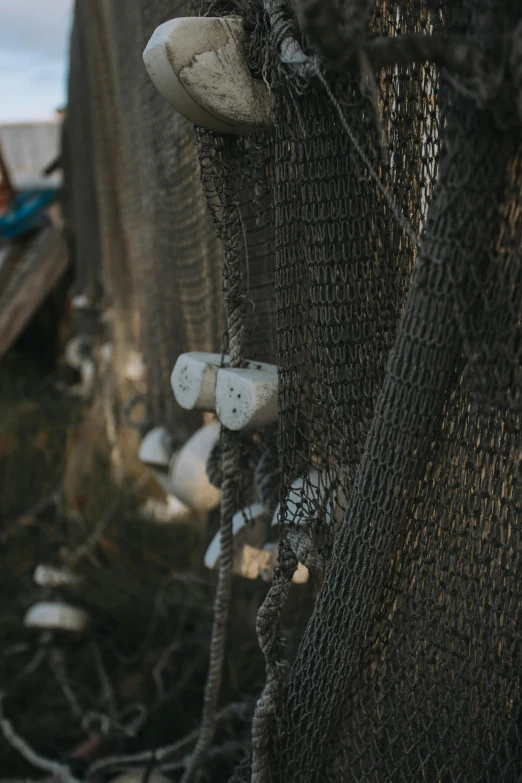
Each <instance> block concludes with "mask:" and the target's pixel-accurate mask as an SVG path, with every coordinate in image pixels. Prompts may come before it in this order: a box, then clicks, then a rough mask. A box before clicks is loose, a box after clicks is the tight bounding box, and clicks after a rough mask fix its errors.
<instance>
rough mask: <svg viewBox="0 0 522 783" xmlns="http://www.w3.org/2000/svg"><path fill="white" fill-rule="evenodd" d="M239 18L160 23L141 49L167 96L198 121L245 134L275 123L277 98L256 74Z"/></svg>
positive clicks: (197, 122)
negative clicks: (246, 47)
mask: <svg viewBox="0 0 522 783" xmlns="http://www.w3.org/2000/svg"><path fill="white" fill-rule="evenodd" d="M245 43H246V41H245V32H244V29H243V23H242V20H241V19H240V18H239V17H232V16H230V17H222V18H221V17H192V16H188V17H184V18H180V19H172V20H171V21H168V22H165V23H164V24H162V25H160V26H159V27H158V28H157V29H156V31H155V32H154V34H153V35H152V38H151V39H150V41H149V43H148V44H147V47H146V49H145V51H144V53H143V61H144V63H145V67H146V68H147V71H148V73H149V76H150V78H151V80H152V82H153V84H154V86H155V87H156V89H157V90H158V92H160V93H161V95H163V97H164V98H166V100H167V101H168V102H169V103H170V104H171V105H172V106H173V107H174V108H175V109H176V111H178V112H179V113H180V114H182V115H183V117H185V118H186V119H187V120H189V121H190V122H193V123H194V124H195V125H200V126H202V127H203V128H207V129H208V130H212V131H217V132H220V133H232V134H242V133H251V132H253V131H261V130H265V129H267V128H270V127H272V126H273V125H274V122H275V119H274V101H273V97H272V95H271V93H270V91H269V89H268V87H267V85H266V84H265V83H264V81H263V80H262V79H256V78H254V77H253V76H252V74H251V72H250V69H249V66H248V62H247V58H246V52H245Z"/></svg>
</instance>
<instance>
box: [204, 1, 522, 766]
mask: <svg viewBox="0 0 522 783" xmlns="http://www.w3.org/2000/svg"><path fill="white" fill-rule="evenodd" d="M352 5H354V4H350V3H347V4H346V8H344V11H345V13H346V14H347V17H348V16H349V14H350V11H351V9H352ZM355 5H356V4H355ZM359 6H360V9H359V11H361V9H362V14H361V13H359V19H360V18H362V24H363V29H364V27H365V25H366V23H368V25H369V29H370V30H371V33H372V35H373V36H377V35H379V36H390V37H395V36H399V35H401V34H404V33H420V34H423V35H426V36H428V35H430V36H441V37H444V36H447V35H448V34H450V33H451V34H452V35H454V36H463V38H464V40H472V39H473V40H474V41H475V42H476V45H477V50H479V47H480V51H481V57H482V58H483V62H482V67H483V68H484V74H483V75H484V83H483V84H481V85H480V87H477V86H476V85H474V84H472V83H471V80H469V81H468V82H466V80H464V79H458V78H455V77H454V76H453V75H451V74H448V76H447V78H445V77H444V75H443V76H442V78H441V74H440V73H439V71H438V69H437V68H435V66H434V65H427V64H420V63H418V62H412V63H411V64H404V61H403V60H402V59H400V58H397V62H398V65H390V66H388V67H385V68H382V69H380V70H378V71H377V75H376V77H375V81H373V82H372V77H371V75H370V76H368V74H366V77H367V78H366V79H365V78H364V76H365V74H364V69H365V68H366V67H367V66H365V64H364V62H365V61H364V46H362V47H361V51H362V54H361V55H360V62H359V65H361V64H362V66H361V67H362V69H363V78H361V74H360V72H359V71H358V69H355V72H354V76H353V78H349V77H346V76H341V75H339V74H338V75H335V74H334V75H332V74H330V73H328V72H324V71H323V70H322V67H321V66H318V65H317V64H316V66H315V73H313V74H312V75H311V76H310V79H309V82H308V79H307V78H305V79H304V81H305V82H307V83H306V84H304V83H303V79H302V77H301V76H300V75H298V76H299V78H297V77H296V73H295V71H293V70H292V67H291V66H289V65H286V64H284V63H283V64H281V63H275V62H274V61H275V60H276V58H277V56H278V47H280V46H281V41H282V40H283V38H284V35H285V34H288V30H292V29H295V28H293V27H292V21H291V10H290V8H289V7H288V8H287V7H286V6H285V4H284V3H279V4H276V3H266V4H265V12H266V13H265V15H264V16H263V15H262V14H261V13H259V14H258V15H257V16H256V14H255V13H254V11H253V8H252V4H247V6H246V10H245V11H244V13H245V18H246V25H247V28H249V27H250V32H251V34H252V36H253V37H252V51H251V55H252V59H253V67H254V66H255V65H256V64H259V62H260V61H261V62H262V65H263V66H264V67H265V69H266V70H265V75H266V74H267V73H268V75H269V77H268V78H270V79H271V82H272V87H273V89H274V92H275V93H276V95H277V97H278V99H279V117H278V125H277V128H276V129H275V130H274V132H273V133H272V134H271V136H270V137H269V138H268V139H267V140H266V141H265V142H264V143H265V145H266V147H267V149H268V150H269V156H270V158H271V165H270V166H268V167H267V168H266V170H265V176H266V180H267V182H268V183H269V186H268V190H269V191H270V192H271V204H269V207H268V212H267V214H268V215H269V216H270V215H271V220H272V224H273V230H274V237H275V285H276V296H277V317H276V326H277V365H278V370H279V435H278V451H279V463H280V472H281V482H280V499H281V511H280V514H279V518H280V524H281V527H280V534H281V537H282V542H281V548H280V552H281V557H280V562H281V571H280V573H279V575H277V576H276V578H275V581H274V585H273V587H272V591H271V593H272V595H273V601H272V602H271V601H270V597H269V600H268V601H267V602H266V603H265V607H264V608H263V609H262V610H261V614H260V618H259V621H258V626H259V631H260V641H261V644H262V647H263V649H264V652H265V655H266V658H267V673H268V684H267V688H266V690H265V694H264V697H263V699H262V700H261V702H260V704H259V707H258V711H257V715H256V718H255V719H254V730H253V745H254V756H253V768H252V769H251V766H250V764H246V765H245V766H244V767H243V768H242V770H238V773H237V779H238V780H239V779H249V778H250V775H251V772H252V780H255V781H261V780H273V781H276V780H277V781H279V780H281V781H288V780H292V781H293V780H300V781H312V780H313V781H323V780H332V781H334V780H335V781H341V780H342V781H346V780H361V781H362V780H379V781H380V780H418V779H423V780H498V779H502V780H516V779H518V778H519V775H520V762H521V759H520V686H519V674H518V671H519V667H520V641H519V630H520V619H519V604H520V579H519V573H520V572H519V544H518V534H517V521H518V514H519V504H520V488H519V459H520V458H519V439H520V413H519V411H520V405H519V399H520V398H519V394H520V347H519V340H520V335H519V322H520V298H519V297H520V279H519V275H520V233H519V232H520V220H519V208H518V204H519V199H520V182H521V180H520V172H519V166H520V150H519V146H518V143H517V142H518V138H517V134H518V130H514V129H513V127H511V128H510V127H509V126H510V123H509V122H506V121H505V118H504V117H502V116H499V112H497V110H496V108H497V107H495V108H493V109H491V110H489V109H488V110H484V108H483V103H482V105H480V104H481V101H483V100H484V94H485V93H486V92H487V90H488V89H490V87H491V86H490V85H488V83H487V68H488V67H489V65H488V63H489V62H490V61H489V60H488V58H490V60H492V61H493V65H491V68H492V69H494V68H495V67H496V66H495V63H496V61H497V59H498V60H501V59H502V58H503V57H504V58H506V57H509V47H510V44H509V43H508V44H506V43H505V41H506V37H507V35H508V31H509V30H510V29H512V28H514V27H515V24H516V22H518V21H519V20H520V8H515V7H514V5H511V4H506V5H505V6H502V4H501V6H499V5H498V4H496V5H495V7H494V8H493V6H491V7H490V5H489V4H488V3H466V2H463V3H457V4H456V3H451V4H450V3H448V4H445V5H440V6H439V5H438V4H435V3H432V4H431V8H428V7H427V6H425V5H424V4H421V3H407V2H403V3H399V4H397V3H387V2H381V3H378V4H376V6H375V7H374V8H373V9H372V11H371V13H369V10H370V9H368V17H367V19H366V18H365V17H364V10H365V8H364V6H365V4H364V3H363V4H359ZM221 10H222V12H224V13H226V12H230V10H231V9H230V7H226V6H223V7H222V8H221ZM232 10H233V9H232ZM238 10H239V11H240V12H241V9H238ZM355 10H357V9H355ZM258 11H259V9H258ZM209 12H212V13H215V12H216V5H215V4H214V5H213V6H211V8H210V11H209ZM319 15H320V14H318V16H319ZM334 16H335V15H334ZM354 18H355V17H354ZM352 22H353V24H354V27H355V23H354V20H353V19H352ZM350 32H352V31H351V30H350ZM346 37H347V38H349V35H348V34H347V36H346ZM370 40H372V39H370ZM515 44H516V41H515ZM515 44H514V45H515ZM256 47H261V50H262V54H260V51H259V48H257V49H256ZM263 47H264V48H263ZM503 47H504V49H503ZM376 48H377V47H375V50H376ZM325 50H326V46H325ZM371 56H372V55H371V54H370V55H368V57H369V58H370V57H371ZM256 58H257V62H256ZM263 58H264V62H263ZM422 59H423V60H424V59H426V60H428V59H430V58H427V57H426V58H422ZM433 59H434V60H435V61H437V56H435V57H434V58H433ZM345 60H348V57H347V56H346V57H345ZM271 69H272V70H271ZM514 70H515V69H514ZM344 71H345V72H348V73H349V72H350V69H349V68H348V67H345V68H344ZM442 73H443V74H445V73H446V71H443V72H442ZM323 74H325V75H323ZM365 82H366V83H365ZM495 89H496V90H497V91H498V92H500V91H501V90H500V87H498V85H497V86H496V87H495ZM477 90H478V92H481V91H482V92H481V94H480V95H479V94H478V93H477ZM511 100H512V101H516V99H515V97H514V95H511ZM477 103H478V104H479V106H477ZM501 112H502V110H500V113H501ZM260 138H261V137H260ZM260 143H263V142H262V140H261V142H260ZM439 145H440V146H439ZM237 151H238V154H242V155H243V156H244V154H245V153H244V151H243V150H241V149H240V146H238V147H237ZM243 160H245V158H243ZM229 170H230V164H229V165H228V168H226V169H225V170H224V171H225V174H226V173H227V172H228V171H229ZM435 180H436V181H437V184H436V186H435V188H434V190H433V201H432V188H433V183H434V181H435ZM228 181H230V177H229V180H228ZM417 235H418V236H419V242H418V243H417V242H416V241H415V236H417ZM267 249H268V248H267ZM265 263H266V262H265ZM245 274H246V269H244V270H243V275H245ZM410 280H411V282H410ZM299 477H302V478H303V481H302V482H301V484H300V485H298V489H295V488H292V484H293V482H294V481H295V479H296V478H299ZM295 486H296V485H294V487H295ZM290 501H293V502H290ZM296 505H297V512H296V510H295V506H296ZM290 508H291V514H290V513H289V509H290ZM338 509H339V510H338ZM342 512H344V519H343V522H342V525H341V527H340V531H339V533H338V534H337V535H336V536H335V529H336V525H335V522H336V518H339V517H340V516H342V515H343V514H342ZM288 525H291V529H290V532H289V529H288ZM314 553H315V555H316V557H315V559H313V558H312V555H313V554H314ZM317 555H319V557H317ZM297 559H299V560H301V562H305V563H307V564H308V565H309V567H310V568H311V570H313V568H314V566H315V568H316V570H318V571H319V573H317V574H316V578H317V579H319V581H322V576H321V574H320V572H321V567H322V564H324V563H325V562H327V567H326V571H325V573H324V583H323V586H322V589H321V591H320V592H319V595H318V599H317V603H316V606H315V609H314V613H313V616H312V619H311V621H310V623H309V625H308V627H307V629H306V632H305V634H304V638H303V640H302V643H301V646H300V649H299V653H298V655H297V658H296V659H295V661H293V662H292V666H291V669H290V671H289V673H288V675H287V676H286V675H285V674H284V669H281V667H280V666H279V664H280V662H281V650H280V648H279V645H278V642H277V639H276V637H278V636H280V632H281V630H283V629H280V628H279V626H278V617H279V607H280V601H281V600H283V598H284V594H285V581H287V579H288V573H290V574H291V572H292V571H293V570H294V568H295V565H296V562H297ZM283 657H284V656H283Z"/></svg>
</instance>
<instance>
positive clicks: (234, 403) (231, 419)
mask: <svg viewBox="0 0 522 783" xmlns="http://www.w3.org/2000/svg"><path fill="white" fill-rule="evenodd" d="M216 413H217V416H218V418H219V420H220V421H221V423H222V424H223V425H224V426H225V427H227V428H228V429H229V430H234V431H238V430H245V429H253V428H255V427H265V426H266V425H267V424H273V423H274V422H275V421H277V367H276V366H275V365H274V364H266V363H265V362H252V361H250V362H248V363H247V366H246V367H237V368H236V367H221V368H220V369H219V371H218V374H217V384H216Z"/></svg>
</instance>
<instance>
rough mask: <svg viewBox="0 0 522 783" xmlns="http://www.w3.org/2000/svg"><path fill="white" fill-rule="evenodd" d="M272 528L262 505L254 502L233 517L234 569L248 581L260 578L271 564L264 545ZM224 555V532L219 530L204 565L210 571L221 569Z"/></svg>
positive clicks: (208, 550)
mask: <svg viewBox="0 0 522 783" xmlns="http://www.w3.org/2000/svg"><path fill="white" fill-rule="evenodd" d="M268 528H269V525H268V524H267V518H266V514H265V511H264V509H263V506H262V505H261V504H260V503H254V504H252V505H251V506H247V507H246V508H244V509H242V510H241V511H238V512H236V514H234V516H233V518H232V535H233V537H234V555H233V570H234V573H235V574H238V575H239V576H242V577H244V578H245V579H257V578H258V577H259V575H260V573H261V571H262V570H264V569H266V568H267V567H268V565H269V559H270V556H269V553H267V552H265V550H264V549H263V545H264V543H265V541H266V539H267V535H268ZM220 556H221V532H220V531H218V532H217V533H216V535H215V536H214V538H213V539H212V542H211V544H210V546H209V547H208V549H207V552H206V554H205V565H206V567H207V568H209V569H214V568H217V567H218V564H219V558H220Z"/></svg>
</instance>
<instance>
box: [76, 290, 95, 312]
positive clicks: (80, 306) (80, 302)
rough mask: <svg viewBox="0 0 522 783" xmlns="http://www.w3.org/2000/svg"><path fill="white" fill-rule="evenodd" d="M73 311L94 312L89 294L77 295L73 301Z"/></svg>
mask: <svg viewBox="0 0 522 783" xmlns="http://www.w3.org/2000/svg"><path fill="white" fill-rule="evenodd" d="M71 307H72V309H73V310H92V309H93V305H92V302H91V300H90V298H89V297H88V296H87V294H77V295H76V296H73V298H72V300H71Z"/></svg>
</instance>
